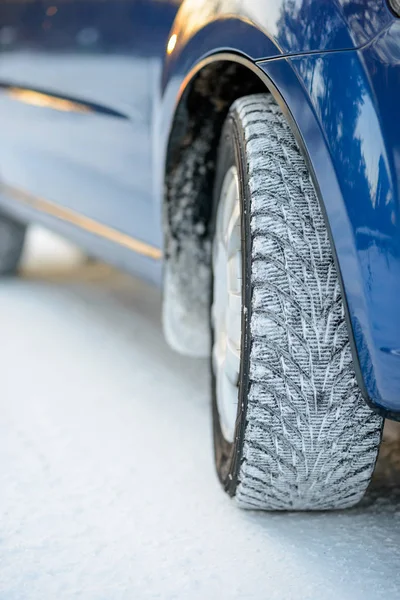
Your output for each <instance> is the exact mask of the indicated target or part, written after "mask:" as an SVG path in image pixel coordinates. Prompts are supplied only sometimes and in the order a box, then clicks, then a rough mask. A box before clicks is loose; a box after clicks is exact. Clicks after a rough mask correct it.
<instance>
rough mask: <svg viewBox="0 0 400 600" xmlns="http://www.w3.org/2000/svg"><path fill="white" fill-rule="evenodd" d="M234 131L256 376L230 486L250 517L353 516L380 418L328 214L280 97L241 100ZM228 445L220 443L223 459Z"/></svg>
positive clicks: (250, 377) (250, 362)
mask: <svg viewBox="0 0 400 600" xmlns="http://www.w3.org/2000/svg"><path fill="white" fill-rule="evenodd" d="M226 127H227V128H228V130H229V128H230V131H231V135H230V139H231V140H233V139H236V140H240V141H236V143H237V144H238V146H239V150H240V155H241V160H242V170H243V173H245V180H246V181H245V186H244V189H245V192H244V194H245V197H244V200H243V202H244V211H245V214H247V217H245V222H246V223H247V225H246V226H245V231H244V235H246V236H248V240H249V241H250V245H249V246H248V247H250V249H251V250H250V253H251V260H250V263H249V264H250V265H251V266H250V268H249V269H246V272H245V273H244V277H245V279H246V280H247V281H248V283H249V290H250V292H249V294H248V296H247V300H246V302H247V304H246V306H245V309H247V311H248V325H247V327H246V328H245V331H243V333H242V335H243V336H244V342H243V341H242V348H245V349H246V348H247V353H246V351H243V353H242V358H241V360H242V361H244V365H243V372H244V373H245V375H246V377H245V378H244V379H242V382H241V386H240V394H241V395H240V396H239V406H240V407H241V408H240V409H239V412H240V414H239V420H238V423H237V434H236V438H235V441H234V446H233V448H232V449H231V451H230V452H231V458H230V459H229V460H230V461H231V464H230V468H229V469H228V471H227V473H228V475H226V473H224V474H223V475H222V477H221V474H220V477H221V479H224V478H225V481H223V483H224V485H225V487H226V488H227V489H229V491H230V493H231V494H232V495H234V496H235V497H236V500H237V502H238V504H239V505H240V506H242V507H245V508H258V509H269V510H304V509H306V510H309V509H313V510H322V509H332V508H346V507H349V506H352V505H353V504H355V503H357V502H358V501H359V500H360V499H361V497H362V496H363V494H364V492H365V490H366V488H367V486H368V483H369V481H370V478H371V476H372V472H373V469H374V466H375V461H376V457H377V452H378V448H379V443H380V438H381V429H382V419H381V418H380V417H379V416H377V415H376V414H374V413H373V412H372V411H371V410H370V408H369V407H368V406H367V405H366V403H365V401H364V399H363V398H362V396H361V392H360V390H359V388H358V385H357V381H356V377H355V373H354V369H353V364H352V356H351V350H350V342H349V335H348V331H347V326H346V320H345V312H344V305H343V302H342V298H341V289H340V285H339V280H338V277H337V273H336V268H335V264H334V260H333V255H332V250H331V246H330V240H329V237H328V231H327V227H326V224H325V221H324V217H323V215H322V211H321V207H320V205H319V201H318V199H317V197H316V194H315V190H314V186H313V184H312V181H311V179H310V176H309V173H308V170H307V167H306V164H305V161H304V159H303V157H302V154H301V152H300V150H299V148H298V146H297V143H296V141H295V138H294V136H293V133H292V131H291V130H290V128H289V126H288V124H287V122H286V120H285V118H284V116H283V115H282V112H281V110H280V108H279V106H278V105H277V104H276V103H275V102H274V100H273V99H272V98H271V97H270V96H267V95H255V96H249V97H246V98H242V99H240V100H238V101H236V102H235V104H234V105H233V107H232V109H231V112H230V115H229V117H228V121H227V124H226ZM233 129H235V130H236V131H239V135H238V136H236V137H235V135H233V133H232V131H233ZM225 139H229V135H228V136H225ZM222 143H227V142H222ZM231 143H233V142H231ZM221 444H222V446H223V445H224V442H223V441H222V442H221V439H220V438H218V436H217V438H216V456H218V455H219V454H221V453H223V452H224V451H225V450H224V449H223V448H222V447H221ZM225 445H226V442H225ZM221 448H222V449H221ZM217 468H218V464H217ZM231 482H232V483H231Z"/></svg>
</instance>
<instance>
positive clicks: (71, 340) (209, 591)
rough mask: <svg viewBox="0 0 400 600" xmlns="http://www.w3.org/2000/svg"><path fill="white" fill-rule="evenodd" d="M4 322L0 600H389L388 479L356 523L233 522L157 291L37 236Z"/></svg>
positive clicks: (7, 289)
mask: <svg viewBox="0 0 400 600" xmlns="http://www.w3.org/2000/svg"><path fill="white" fill-rule="evenodd" d="M0 306H1V310H0V331H1V350H0V352H1V361H2V362H1V365H2V370H1V374H2V377H1V384H0V385H1V394H0V403H1V410H0V460H1V468H0V515H1V518H0V598H1V600H14V599H15V600H54V599H57V600H67V599H68V600H69V599H82V600H132V599H135V600H142V599H143V600H145V599H148V598H160V599H163V600H164V599H165V600H170V599H173V598H176V599H182V600H186V599H188V600H192V599H201V600H204V599H207V600H212V599H214V598H215V599H218V600H226V599H229V600H230V599H236V598H240V599H253V598H254V599H260V600H264V599H265V600H275V599H276V600H291V599H295V600H307V599H310V600H327V599H334V600H337V599H340V600H358V599H360V600H361V599H362V600H369V599H371V600H378V599H380V598H382V599H385V600H391V599H397V598H399V597H400V574H399V565H400V483H399V482H400V477H399V471H398V470H396V469H395V468H394V467H393V468H392V467H390V468H387V469H386V470H387V471H388V473H389V471H390V475H389V474H385V473H386V470H385V467H386V466H387V465H386V463H385V461H383V463H382V465H381V467H380V472H382V473H383V475H381V476H380V478H378V480H377V482H376V484H375V489H374V491H373V492H372V493H370V494H369V497H368V498H367V501H366V502H365V505H364V506H363V507H361V508H358V509H355V510H350V511H345V512H341V513H336V514H324V513H319V514H302V513H297V514H272V513H255V512H245V511H240V510H239V509H237V508H236V507H235V505H234V504H233V502H232V501H231V500H230V499H229V498H228V497H227V496H225V495H224V494H223V492H222V491H221V489H220V488H219V485H218V483H217V481H216V477H215V475H214V469H213V458H212V444H211V422H210V407H209V394H208V385H209V383H208V375H207V372H208V366H207V361H201V360H191V359H188V358H183V357H182V356H179V355H176V354H174V353H173V352H172V351H171V350H169V349H168V347H167V345H166V343H165V342H164V339H163V336H162V331H161V326H160V312H161V301H160V298H159V294H158V292H157V291H156V290H154V289H153V288H150V287H148V286H146V285H145V284H143V283H141V282H139V281H137V280H134V279H132V278H130V277H128V276H126V275H123V274H120V273H118V272H116V271H115V270H113V269H112V268H110V267H107V266H105V265H102V264H99V263H95V262H93V261H87V260H86V259H85V258H84V257H82V255H81V254H80V253H79V252H78V251H76V250H74V249H71V248H70V247H69V246H68V245H66V244H65V243H63V242H60V241H58V240H57V239H55V238H53V237H52V236H50V235H48V234H46V233H44V232H42V231H40V230H34V231H33V232H32V235H31V237H30V243H29V247H28V251H27V254H26V261H25V267H24V270H23V274H22V277H21V278H20V279H4V280H2V281H1V283H0ZM391 456H392V458H393V453H392V454H391ZM397 464H398V463H397ZM389 466H390V465H389Z"/></svg>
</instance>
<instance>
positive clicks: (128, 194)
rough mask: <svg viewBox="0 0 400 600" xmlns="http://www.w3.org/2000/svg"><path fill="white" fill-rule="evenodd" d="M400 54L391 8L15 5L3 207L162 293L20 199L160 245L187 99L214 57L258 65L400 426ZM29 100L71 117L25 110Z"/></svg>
mask: <svg viewBox="0 0 400 600" xmlns="http://www.w3.org/2000/svg"><path fill="white" fill-rule="evenodd" d="M179 4H180V10H179V12H177V11H178V8H179ZM51 7H54V8H55V9H57V10H56V11H55V12H54V10H50V14H48V9H49V8H51ZM51 13H53V14H51ZM176 15H177V18H176V19H175V21H174V18H175V17H176ZM171 35H175V36H176V44H175V47H174V48H173V49H172V51H171V53H170V54H167V53H166V51H165V50H166V46H167V42H168V39H169V38H170V36H171ZM399 47H400V31H399V22H398V21H397V20H396V19H395V18H394V17H393V15H392V14H391V12H390V11H389V9H388V8H387V5H386V2H385V1H384V0H326V1H324V0H298V1H296V2H293V1H292V0H273V1H269V2H267V1H266V0H259V1H256V0H247V1H246V0H229V1H228V0H225V1H224V0H222V1H214V0H204V1H203V2H199V1H197V2H192V1H191V0H184V1H183V2H181V3H178V2H173V1H172V0H170V1H168V0H167V1H165V2H163V1H160V0H123V1H122V0H112V1H111V0H101V1H100V0H90V1H89V0H70V1H69V2H63V1H61V0H60V1H53V2H49V3H43V2H39V1H35V0H33V1H29V2H28V1H27V0H25V1H24V0H20V1H18V2H15V3H9V2H6V1H5V0H0V48H1V54H0V128H1V131H2V139H1V141H0V168H1V177H2V181H3V182H4V183H5V184H6V186H8V188H7V187H4V188H3V191H2V193H1V195H0V203H1V204H2V205H3V206H4V207H6V208H7V209H8V210H10V211H12V212H15V213H17V214H19V215H21V216H22V217H23V218H28V219H32V218H33V219H35V220H41V222H44V223H45V224H47V225H49V226H50V227H53V228H56V229H58V230H59V231H61V232H62V233H64V234H65V235H68V236H69V237H72V238H73V239H75V240H77V241H78V242H79V243H80V244H81V245H83V246H84V247H86V248H87V249H88V250H90V251H91V252H93V253H97V254H98V255H99V256H102V257H103V258H106V259H108V260H112V261H113V262H115V263H116V264H118V265H119V266H122V267H124V268H128V269H129V270H130V271H133V272H136V273H139V274H140V275H142V276H145V277H147V278H148V279H151V280H153V281H156V282H158V283H160V281H161V270H162V268H161V262H157V261H155V260H152V259H150V258H148V257H143V256H140V255H135V254H133V253H132V251H131V250H129V249H128V248H127V247H126V246H124V245H117V244H114V243H112V242H111V241H110V240H107V239H103V238H101V236H99V235H96V232H95V230H93V231H90V228H86V230H85V231H84V230H83V229H80V228H78V227H76V226H75V225H74V224H73V223H72V222H69V221H68V218H65V216H64V218H63V219H60V218H57V217H56V216H54V215H53V216H52V215H50V214H48V211H47V214H46V211H45V212H38V210H37V208H39V209H40V203H37V204H36V207H35V206H34V207H32V205H31V206H28V205H26V204H24V203H23V202H16V201H15V199H13V198H12V194H11V193H7V189H14V188H15V189H20V190H23V191H24V192H26V193H27V194H29V195H31V196H32V197H36V198H39V199H40V198H43V199H48V200H50V201H51V202H53V203H54V204H55V205H58V206H61V207H64V208H65V210H72V211H74V212H76V213H79V214H81V215H84V216H86V217H89V218H90V219H93V222H99V223H101V224H106V225H108V226H110V227H111V228H113V229H115V230H117V231H120V232H122V233H126V234H128V235H129V236H132V237H134V238H139V239H141V240H143V241H144V242H148V243H149V244H152V245H154V246H155V247H161V246H162V233H161V231H162V230H161V204H162V198H163V192H162V190H163V165H164V163H165V157H166V149H167V145H168V137H169V132H170V128H171V124H172V122H173V118H174V113H175V109H176V105H177V102H178V100H179V98H180V96H181V94H182V92H183V89H184V86H185V85H186V84H187V83H188V81H189V79H190V76H191V73H192V72H193V69H195V68H196V65H197V64H198V63H199V62H200V61H201V60H202V59H204V58H205V57H207V56H212V55H215V54H217V53H220V52H232V53H235V54H236V55H240V56H242V57H247V58H248V59H249V60H251V61H252V62H253V63H256V62H257V64H258V66H259V68H260V70H261V71H262V72H263V73H265V74H266V75H267V76H268V78H269V79H270V80H271V82H272V83H273V85H274V86H275V88H276V91H277V93H278V95H279V96H280V97H282V99H283V100H284V102H285V103H286V106H287V110H288V111H289V112H290V113H291V115H292V117H293V119H294V121H295V123H296V127H297V128H298V130H299V132H300V136H301V137H302V140H303V142H304V147H305V151H306V153H307V155H308V158H309V161H310V164H311V165H312V167H313V170H314V172H315V175H316V179H317V183H318V186H319V188H320V190H321V197H322V201H323V203H324V206H325V209H326V213H327V218H328V221H329V225H330V228H331V231H332V235H333V241H334V244H335V248H336V253H337V258H338V263H339V266H340V271H341V274H342V278H343V284H344V288H345V291H346V297H347V303H348V307H349V314H350V319H351V323H352V328H353V332H354V337H355V342H356V346H357V352H358V357H359V360H360V365H361V370H362V376H363V384H365V387H366V390H367V393H368V396H369V399H370V401H372V402H373V403H374V404H375V406H377V407H378V408H381V407H382V408H384V409H387V410H388V411H389V412H390V413H391V414H393V415H394V414H395V413H400V376H399V375H398V373H399V370H398V368H397V364H398V360H400V358H399V354H400V350H399V348H398V346H400V315H398V314H397V313H398V311H397V309H396V301H397V298H398V297H399V294H398V292H399V291H400V289H399V287H400V277H399V275H400V271H399V265H400V263H399V236H398V232H397V228H398V202H399V176H400V175H399V173H400V171H399V169H400V159H399V156H400V153H399V143H400V129H399V128H400V126H399V122H398V119H396V117H397V112H398V111H397V110H396V99H397V98H398V97H399V91H400V90H399V89H398V88H399V85H400V84H399V83H398V82H399V81H400V79H399V67H398V65H399ZM18 86H19V88H20V92H21V91H22V92H23V91H24V90H26V91H32V90H33V91H36V92H39V93H40V94H42V95H43V96H45V95H50V97H52V98H53V99H57V98H58V99H68V100H69V101H71V108H70V110H66V111H63V110H59V109H56V110H53V108H54V107H53V108H52V107H51V106H49V105H47V106H42V107H40V108H39V107H38V106H37V105H35V103H33V104H32V103H25V102H24V101H22V102H17V101H16V100H18V99H22V98H23V93H22V94H21V93H19V95H18V90H17V93H16V92H15V89H16V87H18ZM40 94H39V96H36V100H37V99H39V100H40V98H42V96H40ZM39 104H40V103H39ZM54 106H56V105H54ZM59 106H61V105H59ZM79 106H81V107H85V108H86V110H83V109H82V108H81V109H79ZM338 119H339V121H338ZM341 122H343V124H344V127H343V128H342V130H341V129H340V127H341ZM14 196H15V194H14ZM65 214H66V215H68V213H65Z"/></svg>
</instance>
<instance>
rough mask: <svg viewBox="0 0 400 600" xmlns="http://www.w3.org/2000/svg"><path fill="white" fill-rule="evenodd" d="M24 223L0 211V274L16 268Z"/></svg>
mask: <svg viewBox="0 0 400 600" xmlns="http://www.w3.org/2000/svg"><path fill="white" fill-rule="evenodd" d="M25 232H26V227H25V225H23V224H21V223H19V222H18V221H15V220H14V219H12V218H10V217H8V216H6V215H4V214H3V213H0V276H1V275H11V274H13V273H15V271H16V270H17V267H18V264H19V261H20V258H21V254H22V250H23V247H24V241H25Z"/></svg>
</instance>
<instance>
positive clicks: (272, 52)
mask: <svg viewBox="0 0 400 600" xmlns="http://www.w3.org/2000/svg"><path fill="white" fill-rule="evenodd" d="M394 20H395V19H394V17H393V15H392V13H391V12H390V10H389V8H388V6H387V3H386V0H365V1H364V2H363V3H362V5H360V3H359V2H358V1H357V0H334V1H332V0H328V1H323V0H303V1H302V2H300V3H297V2H293V0H269V2H268V3H267V2H266V1H265V0H183V2H182V4H181V6H180V8H179V10H178V13H177V15H176V18H175V20H174V23H173V26H172V28H171V32H170V36H169V41H168V43H167V47H166V54H165V57H164V62H163V66H162V72H161V86H160V89H159V98H158V100H156V101H155V103H154V115H153V140H154V144H153V146H154V149H153V167H154V171H153V172H154V174H155V177H154V182H155V183H154V193H155V207H156V215H155V216H156V223H159V221H160V215H161V209H160V207H161V205H162V201H163V186H164V165H165V162H166V156H167V148H168V141H169V135H170V132H171V129H172V125H173V122H174V117H175V112H176V109H177V106H178V103H179V100H180V98H181V97H182V95H183V93H184V91H185V89H186V86H187V85H189V83H190V80H191V75H190V74H192V75H193V74H194V73H195V71H196V65H198V64H199V63H200V62H201V61H202V60H203V59H204V58H206V57H207V56H210V55H214V54H217V53H222V52H224V53H225V52H230V53H235V54H237V55H238V56H239V57H240V56H241V57H244V58H248V59H249V60H250V61H252V62H256V61H257V60H262V59H271V58H274V57H280V56H289V55H294V54H302V53H306V54H307V53H310V52H326V51H333V50H344V49H354V48H359V47H361V46H362V45H365V44H366V43H368V42H369V41H370V40H371V39H373V38H374V37H375V36H376V35H378V33H379V32H380V31H382V30H383V29H384V28H385V27H387V26H388V24H390V23H392V22H393V21H394Z"/></svg>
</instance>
